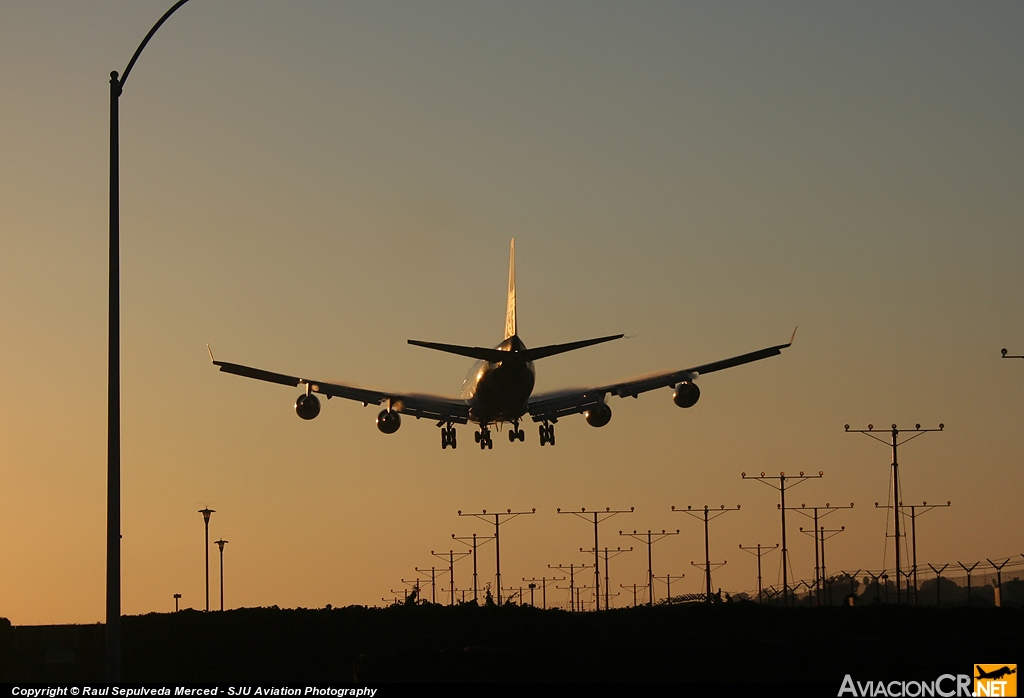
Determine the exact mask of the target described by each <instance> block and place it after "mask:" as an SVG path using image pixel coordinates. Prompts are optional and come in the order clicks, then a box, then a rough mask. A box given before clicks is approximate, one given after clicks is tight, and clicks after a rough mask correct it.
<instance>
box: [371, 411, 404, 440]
mask: <svg viewBox="0 0 1024 698" xmlns="http://www.w3.org/2000/svg"><path fill="white" fill-rule="evenodd" d="M400 426H402V415H400V414H398V413H397V412H395V411H394V410H381V411H380V414H378V415H377V428H378V429H380V430H381V431H382V432H383V433H385V434H394V433H395V432H396V431H398V427H400Z"/></svg>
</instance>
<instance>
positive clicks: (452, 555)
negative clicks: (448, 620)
mask: <svg viewBox="0 0 1024 698" xmlns="http://www.w3.org/2000/svg"><path fill="white" fill-rule="evenodd" d="M430 554H431V555H433V556H434V557H439V558H441V559H442V560H444V559H445V558H448V575H449V584H450V589H451V603H450V604H449V605H451V606H454V605H455V561H456V560H457V559H458V560H461V559H462V558H464V557H466V556H467V555H472V553H471V552H470V551H468V550H460V551H459V552H455V551H454V550H449V551H448V552H447V553H435V552H434V551H433V550H431V551H430Z"/></svg>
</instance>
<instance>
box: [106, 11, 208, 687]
mask: <svg viewBox="0 0 1024 698" xmlns="http://www.w3.org/2000/svg"><path fill="white" fill-rule="evenodd" d="M186 2H188V0H178V2H176V3H174V5H172V6H171V9H169V10H167V12H165V13H164V15H163V17H161V18H160V19H159V21H157V23H156V24H154V25H153V28H152V29H150V30H149V33H148V34H146V38H144V39H143V40H142V43H141V44H139V47H138V48H137V49H135V53H134V55H132V59H131V60H130V61H128V66H127V67H126V68H125V69H124V74H122V75H121V76H120V77H118V74H117V71H116V70H115V71H112V72H111V73H110V202H109V206H110V213H109V215H110V219H109V220H110V247H109V265H108V274H109V277H108V297H107V299H108V300H107V303H108V305H107V315H108V318H107V609H106V611H107V613H106V616H107V617H106V620H107V623H106V627H105V629H104V675H105V676H106V679H107V681H108V682H117V681H120V680H121V266H120V259H121V252H120V250H121V244H120V237H121V235H120V227H121V207H120V203H121V202H120V172H119V168H118V164H119V159H120V153H119V150H118V142H119V140H120V139H119V135H118V102H117V100H118V98H120V96H121V93H122V92H123V91H124V84H125V82H127V80H128V74H129V73H131V72H132V67H134V65H135V61H137V60H138V59H139V55H140V54H141V53H142V49H144V48H145V47H146V44H148V43H149V40H150V39H151V38H153V34H155V33H156V30H157V29H159V28H160V25H162V24H163V23H164V22H166V21H167V18H168V17H170V16H171V15H172V14H174V12H175V11H176V10H177V9H178V8H179V7H181V6H182V5H184V4H185V3H186Z"/></svg>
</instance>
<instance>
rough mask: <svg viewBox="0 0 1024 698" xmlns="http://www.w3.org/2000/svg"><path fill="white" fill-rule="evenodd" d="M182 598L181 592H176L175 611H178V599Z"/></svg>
mask: <svg viewBox="0 0 1024 698" xmlns="http://www.w3.org/2000/svg"><path fill="white" fill-rule="evenodd" d="M180 598H181V594H175V595H174V612H175V613H177V612H178V599H180Z"/></svg>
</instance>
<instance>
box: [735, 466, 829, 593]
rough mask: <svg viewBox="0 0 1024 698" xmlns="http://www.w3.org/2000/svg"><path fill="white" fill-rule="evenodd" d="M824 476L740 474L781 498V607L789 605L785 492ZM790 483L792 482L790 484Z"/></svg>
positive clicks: (781, 473)
mask: <svg viewBox="0 0 1024 698" xmlns="http://www.w3.org/2000/svg"><path fill="white" fill-rule="evenodd" d="M824 475H825V473H824V472H822V471H821V470H819V471H818V474H817V475H804V471H802V470H801V471H800V474H799V475H789V476H787V475H786V473H785V472H780V473H779V475H778V477H776V476H775V475H765V474H764V473H763V472H762V473H761V475H760V476H753V475H751V476H750V477H747V474H746V473H740V477H741V478H742V479H744V480H757V481H759V482H763V483H764V484H766V485H768V486H769V487H771V488H772V489H773V490H778V492H779V496H780V498H781V500H780V503H779V511H781V512H782V605H783V606H788V605H789V548H787V547H786V490H788V489H792V488H794V487H796V486H797V485H799V484H801V483H804V482H807V481H808V480H812V479H815V480H816V479H821V478H822V477H823V476H824ZM774 480H778V481H779V484H778V485H776V484H775V483H774V482H773V481H774ZM790 481H792V482H790Z"/></svg>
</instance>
